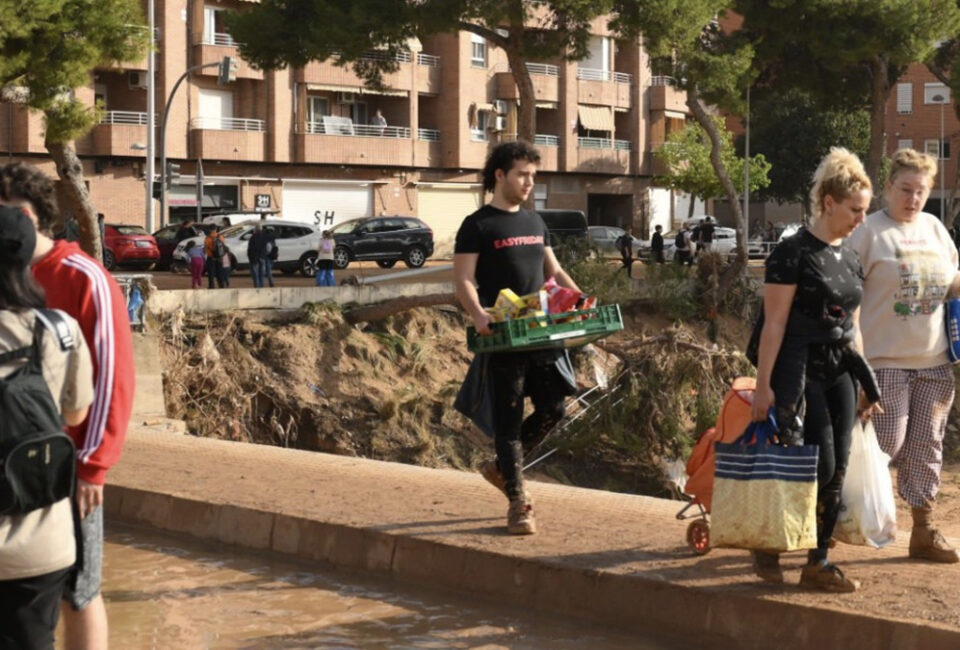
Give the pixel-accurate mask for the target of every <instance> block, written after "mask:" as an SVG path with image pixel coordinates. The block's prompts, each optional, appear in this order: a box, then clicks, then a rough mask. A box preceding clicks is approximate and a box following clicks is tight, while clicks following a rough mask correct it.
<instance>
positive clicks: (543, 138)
mask: <svg viewBox="0 0 960 650" xmlns="http://www.w3.org/2000/svg"><path fill="white" fill-rule="evenodd" d="M533 144H535V145H537V146H540V147H559V146H560V136H556V135H549V134H546V133H537V134H536V135H535V136H533Z"/></svg>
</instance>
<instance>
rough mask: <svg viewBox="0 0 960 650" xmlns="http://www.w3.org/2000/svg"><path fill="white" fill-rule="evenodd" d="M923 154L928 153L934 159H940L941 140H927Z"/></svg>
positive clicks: (924, 143)
mask: <svg viewBox="0 0 960 650" xmlns="http://www.w3.org/2000/svg"><path fill="white" fill-rule="evenodd" d="M923 152H924V153H928V154H930V155H931V156H933V157H934V158H937V159H938V160H939V158H940V140H938V139H937V138H927V139H925V140H924V141H923Z"/></svg>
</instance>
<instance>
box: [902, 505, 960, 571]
mask: <svg viewBox="0 0 960 650" xmlns="http://www.w3.org/2000/svg"><path fill="white" fill-rule="evenodd" d="M911 512H912V514H913V531H911V533H910V557H912V558H916V559H918V560H930V561H931V562H942V563H944V564H953V563H955V562H958V561H960V556H958V555H957V551H956V549H954V548H953V547H952V546H950V544H948V543H947V540H945V539H944V538H943V535H941V534H940V531H939V530H937V529H936V528H934V526H933V522H932V521H931V520H932V518H933V517H932V515H933V503H926V504H924V505H923V506H921V507H919V508H913V510H912V511H911Z"/></svg>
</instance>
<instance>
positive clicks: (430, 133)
mask: <svg viewBox="0 0 960 650" xmlns="http://www.w3.org/2000/svg"><path fill="white" fill-rule="evenodd" d="M417 140H427V141H429V142H438V141H439V140H440V131H439V130H438V129H417Z"/></svg>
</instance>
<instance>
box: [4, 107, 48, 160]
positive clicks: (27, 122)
mask: <svg viewBox="0 0 960 650" xmlns="http://www.w3.org/2000/svg"><path fill="white" fill-rule="evenodd" d="M10 122H12V124H10ZM45 133H46V127H45V126H44V123H43V113H41V112H39V111H31V110H29V109H27V108H25V107H23V106H16V105H11V104H0V149H2V150H4V151H11V150H12V151H13V152H16V153H44V154H46V153H47V148H46V147H45V146H44V144H43V141H44V135H45ZM10 136H12V137H13V146H12V147H11V146H10V142H8V138H9V137H10Z"/></svg>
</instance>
